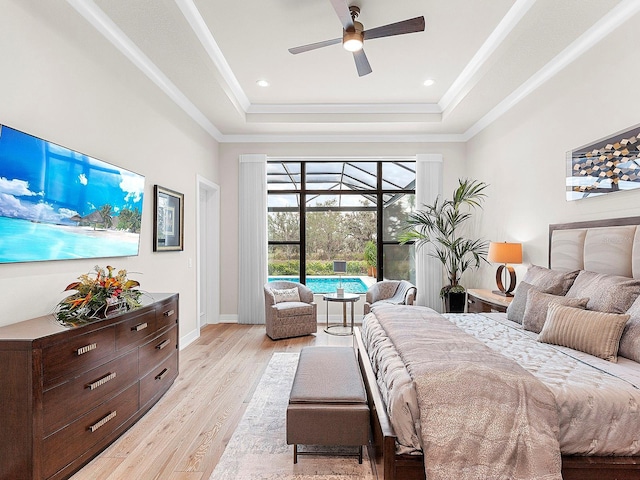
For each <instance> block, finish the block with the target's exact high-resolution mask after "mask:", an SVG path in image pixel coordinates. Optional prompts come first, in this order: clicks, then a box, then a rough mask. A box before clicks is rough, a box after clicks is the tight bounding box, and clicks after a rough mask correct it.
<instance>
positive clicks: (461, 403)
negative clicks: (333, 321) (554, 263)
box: [363, 306, 640, 479]
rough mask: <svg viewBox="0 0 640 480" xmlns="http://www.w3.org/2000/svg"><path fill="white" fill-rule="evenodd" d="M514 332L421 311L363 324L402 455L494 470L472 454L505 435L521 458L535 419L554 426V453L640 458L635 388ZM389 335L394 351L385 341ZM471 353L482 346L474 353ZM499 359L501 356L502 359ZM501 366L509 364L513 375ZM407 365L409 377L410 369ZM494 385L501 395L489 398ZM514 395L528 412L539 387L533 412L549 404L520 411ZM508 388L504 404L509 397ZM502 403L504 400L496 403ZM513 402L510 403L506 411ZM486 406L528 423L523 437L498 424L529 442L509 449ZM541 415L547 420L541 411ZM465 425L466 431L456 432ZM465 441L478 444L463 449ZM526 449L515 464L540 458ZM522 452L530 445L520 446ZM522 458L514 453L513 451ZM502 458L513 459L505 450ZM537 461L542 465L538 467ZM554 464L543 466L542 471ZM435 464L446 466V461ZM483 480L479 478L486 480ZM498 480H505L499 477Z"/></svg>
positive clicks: (399, 311) (390, 311) (396, 311)
mask: <svg viewBox="0 0 640 480" xmlns="http://www.w3.org/2000/svg"><path fill="white" fill-rule="evenodd" d="M443 322H444V323H443ZM511 323H512V322H508V321H504V322H503V321H496V320H495V319H492V318H488V317H487V316H483V315H478V314H464V315H448V316H447V319H444V317H442V316H440V315H438V314H436V313H435V312H433V311H431V310H429V309H426V308H423V307H402V306H400V307H381V308H377V309H376V310H375V313H372V314H370V315H369V316H367V317H366V320H365V322H364V324H363V338H364V340H365V343H366V344H367V345H368V346H367V349H368V353H369V356H370V357H371V360H372V364H373V366H374V370H376V374H377V377H378V384H379V386H380V387H381V388H380V390H381V392H382V394H383V399H384V400H385V402H386V405H387V409H388V411H389V412H388V413H389V416H390V419H391V422H392V425H393V427H394V429H395V431H396V434H397V435H398V451H399V452H400V453H413V452H416V451H420V450H421V449H424V453H425V458H426V459H427V462H426V463H429V458H430V456H431V457H432V458H434V457H433V455H434V453H433V450H434V446H435V448H436V451H437V449H442V452H443V455H444V456H445V457H448V458H442V459H441V460H444V461H445V463H446V462H448V461H449V460H450V457H451V456H450V455H446V454H444V452H446V451H449V452H451V451H454V452H460V458H458V459H457V460H456V461H458V460H459V461H463V460H464V461H465V462H469V461H470V462H471V463H472V464H474V465H482V464H483V463H493V462H494V461H496V458H492V457H491V455H493V454H491V453H487V452H484V451H482V452H481V451H478V450H473V449H474V448H475V447H473V444H474V443H477V444H478V445H488V444H493V443H495V441H494V440H492V441H489V438H491V437H490V436H489V435H498V437H500V438H499V441H500V442H504V441H506V443H511V444H512V445H511V446H510V447H509V448H510V449H511V451H512V453H513V451H514V447H513V445H517V443H518V441H522V440H523V439H524V438H525V437H523V436H520V435H530V434H531V431H529V428H530V427H528V426H525V423H526V422H524V423H523V422H521V421H524V420H525V418H526V416H527V415H529V414H533V415H534V416H533V418H534V419H535V420H536V421H537V420H539V416H540V415H542V417H543V418H545V419H546V420H545V422H546V423H548V424H549V425H547V427H545V428H546V429H548V428H551V429H552V430H554V433H553V435H554V437H555V442H556V447H555V450H556V452H557V448H558V447H557V445H558V444H559V446H560V449H561V451H562V452H563V453H566V454H584V455H611V454H615V455H632V454H637V453H639V452H640V428H638V425H639V424H640V417H639V416H640V410H639V409H638V405H640V391H639V390H638V388H636V386H635V385H634V384H633V381H629V380H628V379H626V380H625V379H621V378H616V377H615V376H614V375H612V374H611V373H609V372H606V371H605V370H604V369H601V368H597V367H595V368H594V367H593V366H592V365H589V364H587V363H585V360H584V355H583V356H582V357H581V356H580V355H579V354H578V355H571V353H570V352H567V350H568V349H562V348H559V347H554V346H551V345H546V344H541V343H539V342H537V341H536V340H535V337H533V338H532V336H531V335H530V334H529V332H523V331H522V330H521V329H518V328H517V327H516V328H514V327H513V326H511V325H510V324H511ZM458 327H459V328H458ZM460 329H462V330H464V331H465V332H466V333H468V334H469V335H470V336H472V337H474V338H475V339H477V340H479V341H480V343H478V342H477V341H476V340H474V341H473V342H469V338H470V337H469V336H468V335H465V334H464V333H462V332H460ZM456 332H457V333H456ZM387 334H389V336H390V337H391V339H392V341H391V340H389V339H388V338H387ZM461 339H464V340H461ZM471 340H473V338H472V339H471ZM471 343H473V344H474V345H470V344H471ZM397 345H398V346H400V348H399V351H398V349H396V346H397ZM478 345H480V346H478ZM443 346H444V347H443ZM481 347H482V348H481ZM407 348H408V349H409V353H408V352H407ZM425 351H426V352H427V357H426V360H425V357H423V355H424V352H425ZM476 352H477V353H476ZM480 352H482V359H480V357H478V355H479V354H480ZM498 352H499V353H500V355H497V353H498ZM497 358H500V359H503V360H505V359H508V363H509V365H507V364H505V363H504V361H503V360H498V359H497ZM514 361H515V362H517V364H518V365H521V366H522V367H523V368H524V369H525V370H526V371H527V372H530V375H529V377H535V378H534V379H533V380H535V379H538V380H539V381H536V382H535V383H538V384H540V383H541V384H542V387H543V388H538V387H535V386H532V385H530V384H532V383H534V382H531V381H530V380H529V379H527V380H522V378H528V377H527V376H526V375H525V376H523V375H522V374H521V372H520V371H519V370H518V368H514V367H513V366H510V365H512V363H513V362H514ZM488 362H491V363H493V362H496V365H498V370H497V371H494V372H487V369H486V368H485V367H486V366H487V365H488ZM595 363H596V364H597V362H595ZM405 364H407V366H408V368H405V366H404V365H405ZM434 364H439V366H436V367H435V373H431V374H428V375H427V376H429V375H431V376H432V377H433V378H431V379H430V378H425V377H424V375H425V372H426V371H427V369H428V368H431V367H432V366H433V365H434ZM516 367H517V365H516ZM497 372H501V373H497ZM525 373H526V372H525ZM512 375H515V377H517V379H515V378H514V377H512ZM453 377H458V378H459V379H460V380H459V381H458V382H457V383H458V384H459V383H460V382H462V384H463V386H464V388H465V390H462V389H460V388H459V387H453V388H452V385H453V382H452V380H451V379H452V378H453ZM490 377H493V380H491V381H489V380H482V381H478V380H479V379H488V378H490ZM491 382H493V383H491ZM491 384H492V385H497V387H495V388H494V387H491V388H486V386H487V385H491ZM515 385H517V387H516V388H515V390H521V391H520V393H522V398H524V400H526V401H527V402H528V401H530V400H531V398H527V397H531V394H530V393H526V390H524V389H529V388H530V387H531V388H532V389H533V391H534V392H535V393H534V397H533V398H536V399H537V400H536V401H534V402H533V403H536V404H537V403H538V401H539V402H541V403H540V404H539V405H533V406H532V405H529V404H523V405H521V404H520V403H519V402H520V401H521V400H522V398H520V397H519V396H518V395H519V394H520V393H519V394H518V395H515V396H513V397H512V393H513V392H509V391H508V390H513V389H514V386H515ZM505 386H506V387H507V393H506V394H505V392H504V391H503V390H504V389H505ZM436 390H438V393H437V394H435V393H434V392H436ZM544 391H546V392H548V393H549V395H550V397H549V395H547V394H545V393H541V392H544ZM498 392H500V393H498ZM496 393H497V395H494V394H496ZM504 395H507V397H505V396H504ZM438 396H439V397H441V400H442V399H443V400H444V401H445V406H444V407H440V406H438V405H437V404H436V403H437V402H436V397H438ZM496 397H497V398H496ZM506 398H509V399H510V400H509V401H508V402H507V401H506ZM519 398H520V399H519ZM549 398H551V400H549ZM438 401H440V400H438ZM513 401H515V402H516V404H515V406H514V405H513V403H511V402H513ZM549 401H551V403H552V405H553V410H554V413H555V416H556V417H557V418H556V419H552V418H550V417H549V416H547V415H546V413H545V412H546V410H545V409H546V408H547V407H548V403H549ZM469 402H471V403H469ZM484 404H486V405H488V406H491V408H493V406H496V405H497V406H498V408H497V410H499V411H503V412H507V413H508V415H507V417H510V418H511V421H512V422H520V424H519V425H518V426H517V427H516V423H513V425H512V426H511V427H509V426H508V421H509V418H504V419H502V420H501V422H500V423H499V424H500V425H501V427H502V429H505V428H506V429H510V430H511V431H517V432H521V433H518V435H516V437H517V438H506V439H505V438H504V437H503V436H501V435H503V434H499V433H498V432H497V430H499V429H498V428H497V427H498V424H496V422H493V421H492V422H489V421H488V419H489V418H491V419H493V418H494V417H489V416H488V415H489V414H488V413H486V411H483V410H481V408H480V407H483V408H484ZM540 407H541V408H542V413H541V412H539V411H537V410H536V409H537V408H540ZM491 415H493V414H491ZM447 416H448V417H452V418H450V419H448V420H446V421H447V424H446V425H445V424H443V423H442V421H443V420H442V419H443V418H446V417H447ZM516 417H518V418H516ZM469 419H471V420H472V421H473V422H480V425H481V426H479V427H476V429H477V430H478V431H477V432H475V433H473V434H469V433H467V432H462V431H458V432H457V433H448V432H453V431H454V430H453V429H459V428H467V425H463V424H464V423H466V420H469ZM462 420H465V422H462ZM458 422H459V423H460V425H458V424H457V423H458ZM554 422H555V425H554ZM451 423H453V425H452V424H451ZM490 424H491V425H493V427H491V426H490ZM425 425H433V426H434V427H435V430H442V431H443V433H442V434H437V433H436V437H443V438H444V439H443V438H435V437H433V432H434V428H430V429H429V430H426V431H425ZM527 425H528V424H527ZM518 429H519V430H518ZM536 434H537V433H536ZM547 434H548V431H547V432H546V433H544V434H542V437H545V435H547ZM461 439H464V442H467V441H468V442H471V443H467V444H464V445H463V442H461ZM467 439H469V440H467ZM547 441H548V439H547V438H543V443H544V442H547ZM524 443H525V444H526V445H527V449H529V450H527V449H525V450H524V451H523V450H519V451H518V453H517V455H516V457H517V458H520V457H521V456H522V455H528V456H530V457H538V454H539V453H541V452H540V451H538V452H537V453H535V454H533V451H532V449H535V447H534V445H533V444H532V443H531V442H530V441H526V442H524ZM520 446H523V444H522V443H521V445H520ZM518 448H519V447H516V448H515V450H518ZM450 449H453V450H450ZM470 449H471V450H470ZM552 450H553V449H552ZM470 451H474V452H475V453H474V456H475V457H481V458H474V459H469V458H462V457H467V456H468V452H470ZM502 451H503V452H504V451H505V450H504V449H502ZM462 452H464V455H462ZM542 453H544V452H542ZM530 454H531V455H530ZM435 455H439V454H437V453H436V454H435ZM507 456H508V455H507ZM516 457H512V458H510V459H509V458H507V457H505V456H504V455H503V456H501V457H500V458H497V461H498V463H499V462H502V463H508V464H517V463H518V462H515V461H514V458H516ZM489 459H491V460H489ZM534 460H535V458H534V459H533V460H532V461H534ZM535 461H538V460H535ZM548 461H549V460H543V463H548ZM431 463H432V464H435V463H438V464H439V463H440V460H438V461H437V462H435V461H432V462H431ZM458 467H459V465H458ZM483 468H484V467H483ZM501 468H502V467H501ZM526 468H527V469H528V468H529V467H528V466H527V467H526ZM457 472H458V473H457V474H456V475H457V476H455V477H451V478H464V477H460V470H457ZM449 474H450V472H449ZM434 475H439V476H440V478H446V475H447V474H446V473H445V472H440V473H438V472H431V474H430V476H429V472H428V478H430V479H431V478H434ZM526 475H529V474H526ZM531 475H533V474H531ZM553 475H555V474H553ZM482 476H483V475H482V474H479V477H478V478H482ZM486 476H493V475H490V474H487V475H486ZM467 478H474V476H473V475H472V474H471V473H469V476H468V477H467ZM496 478H501V477H500V475H496ZM502 478H547V477H544V476H542V477H536V476H535V475H534V476H528V477H527V476H525V477H518V475H516V474H515V473H510V474H508V475H506V476H504V477H502ZM548 478H559V477H554V476H552V477H548Z"/></svg>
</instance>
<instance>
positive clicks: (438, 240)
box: [400, 179, 489, 312]
mask: <svg viewBox="0 0 640 480" xmlns="http://www.w3.org/2000/svg"><path fill="white" fill-rule="evenodd" d="M487 187H488V185H487V184H486V183H484V182H480V181H477V180H468V179H465V180H458V187H457V188H456V189H455V190H454V192H453V196H452V198H451V199H450V200H447V199H443V198H440V196H438V197H437V198H436V200H435V201H434V202H433V204H432V205H424V206H423V209H422V210H417V211H415V212H413V213H411V214H409V217H408V219H407V222H406V226H405V229H404V232H403V234H402V235H401V236H400V240H401V242H402V243H407V242H411V241H413V242H415V243H416V246H418V247H420V246H422V245H425V244H431V245H432V246H433V251H432V252H431V253H430V254H429V255H431V256H433V257H435V258H437V259H439V260H440V261H441V262H442V265H443V266H444V268H445V271H446V274H447V281H448V283H447V284H446V285H445V286H443V287H442V289H441V290H440V297H442V298H443V299H444V302H445V311H446V312H464V307H465V300H466V290H465V288H464V287H463V286H462V285H460V278H461V277H462V274H463V273H464V272H465V271H467V270H469V269H476V268H478V267H480V264H481V263H482V261H485V262H486V261H487V250H488V245H489V242H488V241H486V240H482V239H471V238H465V237H464V233H465V232H464V229H463V226H464V224H465V223H466V222H467V220H469V219H470V218H471V216H472V210H473V209H475V208H482V202H483V201H484V199H485V197H486V194H485V193H484V190H485V189H486V188H487ZM463 206H464V208H462V207H463Z"/></svg>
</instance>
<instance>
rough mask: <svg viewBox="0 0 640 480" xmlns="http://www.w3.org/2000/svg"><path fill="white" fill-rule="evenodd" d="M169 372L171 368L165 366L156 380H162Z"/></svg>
mask: <svg viewBox="0 0 640 480" xmlns="http://www.w3.org/2000/svg"><path fill="white" fill-rule="evenodd" d="M167 373H169V369H168V368H165V369H164V370H162V371H161V372H160V373H159V374H158V375H156V380H162V379H163V378H164V377H166V376H167Z"/></svg>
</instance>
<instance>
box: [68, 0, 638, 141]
mask: <svg viewBox="0 0 640 480" xmlns="http://www.w3.org/2000/svg"><path fill="white" fill-rule="evenodd" d="M535 1H536V0H516V2H515V4H514V6H513V7H512V8H511V9H510V10H509V12H508V13H507V15H506V16H505V17H504V19H503V20H502V21H501V22H500V24H499V25H498V27H497V28H496V30H495V31H494V32H492V34H491V35H490V37H489V38H488V39H487V41H486V42H485V43H484V44H483V46H482V48H481V49H480V50H479V51H478V52H477V53H476V55H475V56H474V57H473V58H472V60H471V62H470V63H469V64H468V65H467V66H466V67H465V69H464V70H463V71H462V73H461V74H460V75H459V76H458V78H457V79H456V80H455V81H454V83H453V84H452V86H451V87H450V88H449V90H447V92H445V95H443V97H442V99H441V100H440V102H439V103H438V104H383V105H376V104H327V105H322V104H273V105H260V104H256V105H254V104H251V103H250V100H249V99H248V97H247V96H246V94H245V93H244V91H243V90H242V88H241V86H240V84H239V82H238V80H237V78H236V77H235V75H234V74H233V72H232V71H231V68H230V67H229V64H228V63H227V61H226V59H225V58H224V56H223V55H222V52H221V50H220V48H219V47H218V45H217V43H216V42H215V39H214V38H213V35H212V34H211V32H210V31H209V29H208V28H207V26H206V23H205V22H204V19H203V18H202V16H201V15H200V12H199V11H198V9H197V7H196V6H195V4H194V3H193V0H175V2H176V4H177V6H178V7H179V9H180V11H181V12H182V14H183V15H184V17H185V19H186V20H187V22H188V23H189V25H190V27H191V28H192V29H193V31H194V33H195V34H196V36H197V38H198V39H199V41H200V42H201V43H202V45H203V47H204V48H205V50H206V51H207V53H208V55H209V57H210V58H211V60H212V62H213V63H214V65H215V67H216V70H217V71H218V72H219V74H220V77H221V78H220V82H221V85H222V88H223V89H224V91H225V93H226V94H227V95H228V97H229V98H230V100H231V101H232V103H233V105H234V106H235V108H236V109H237V110H238V112H239V113H240V114H241V115H242V116H243V117H244V119H245V121H247V122H255V121H257V120H261V121H266V120H268V121H271V122H284V121H298V122H311V121H314V122H317V121H321V122H325V123H326V122H328V121H331V118H330V115H331V114H335V115H341V116H342V117H341V119H340V120H342V121H344V120H345V118H344V116H345V115H350V116H351V118H349V121H360V122H363V123H367V121H366V118H365V117H366V116H371V117H372V118H371V119H369V121H394V122H403V121H405V122H406V121H416V120H417V121H428V122H441V121H442V117H443V115H444V116H446V114H448V113H449V112H450V111H451V110H452V109H453V108H455V106H456V105H457V104H458V102H459V101H460V100H461V99H462V98H464V95H466V89H467V88H468V85H469V84H470V83H471V81H472V78H473V76H474V74H475V73H476V72H477V71H478V70H479V69H480V68H481V66H482V65H483V64H484V63H485V62H486V61H487V59H488V58H489V56H490V55H491V54H492V53H493V52H494V51H495V49H496V48H497V47H498V46H499V45H500V44H501V42H503V41H504V39H505V38H506V36H507V35H508V33H509V32H510V31H511V30H512V29H513V28H514V27H515V26H516V25H517V24H518V22H519V21H520V20H521V18H522V17H523V16H524V15H525V14H526V12H527V11H528V10H529V9H530V8H531V6H532V5H533V4H534V3H535ZM67 2H68V3H69V5H71V6H72V7H73V8H74V9H75V10H76V11H77V12H78V13H79V14H80V15H81V16H82V17H84V18H85V19H86V20H87V21H88V22H89V23H90V24H91V25H92V26H93V27H94V28H95V29H96V30H97V31H98V32H100V33H101V34H102V35H103V36H104V37H105V38H106V39H107V40H109V41H110V42H111V43H112V44H113V45H114V46H115V47H116V48H117V49H118V50H119V51H120V52H121V53H122V54H123V55H124V56H125V57H126V58H127V59H129V60H130V61H131V62H132V63H133V64H134V65H136V66H137V67H138V68H139V69H140V70H141V71H142V72H143V73H144V74H145V75H146V76H147V77H148V78H149V79H150V80H151V81H152V82H153V83H155V84H156V85H157V86H158V87H159V88H160V89H161V90H162V91H163V92H164V93H165V94H166V95H167V96H168V97H169V98H170V99H171V100H172V101H173V102H175V103H176V104H177V105H178V106H179V107H180V108H181V109H182V110H183V111H184V112H185V113H186V114H187V115H188V116H189V117H191V118H192V119H193V120H194V121H195V122H196V123H197V124H198V125H200V126H201V127H202V128H203V129H204V130H205V131H206V132H207V133H208V134H209V135H211V137H213V138H214V139H215V140H217V141H218V142H221V143H238V142H241V143H277V142H287V143H309V142H311V143H341V142H344V143H365V142H366V143H382V142H390V143H395V142H397V143H440V142H453V143H455V142H466V141H468V140H470V139H471V138H473V137H474V136H475V135H477V134H478V133H479V132H481V131H482V130H483V129H484V128H486V127H487V126H489V125H490V124H492V123H493V122H495V121H496V120H497V119H498V118H500V117H501V116H502V115H503V114H505V113H506V112H508V111H509V110H510V109H511V108H513V107H514V106H515V105H517V104H518V103H519V102H520V101H521V100H522V99H524V98H525V97H526V96H528V95H529V94H530V93H532V92H533V91H535V90H536V89H537V88H538V87H540V86H541V85H543V84H544V83H545V82H546V81H548V80H549V79H551V78H553V77H554V76H555V75H556V74H557V73H558V72H560V71H561V70H562V69H564V68H565V67H566V66H568V65H569V64H570V63H572V62H573V61H574V60H576V59H577V58H579V57H580V56H581V55H582V54H584V53H585V52H586V51H588V50H589V49H590V48H592V47H593V46H594V45H595V44H597V43H598V42H599V41H601V40H602V39H603V38H605V37H606V36H607V35H609V34H610V33H611V32H613V31H614V30H615V29H616V28H617V27H618V26H619V25H620V24H622V23H624V22H626V21H628V20H629V19H631V18H632V17H633V16H634V15H635V14H637V13H638V12H639V11H640V1H638V0H623V1H622V2H621V3H620V4H618V5H617V6H616V7H615V8H613V9H612V10H611V11H610V12H609V13H608V14H607V15H605V16H603V17H602V19H601V20H600V21H599V22H597V23H596V24H595V25H594V26H593V27H591V28H590V29H589V30H587V31H586V32H585V33H583V34H582V35H581V36H580V37H579V38H578V39H576V40H575V41H574V42H573V43H572V44H571V45H569V46H568V47H567V48H565V49H564V50H563V51H562V52H561V53H560V54H559V55H557V56H556V57H555V58H554V59H553V60H551V61H550V62H549V63H547V64H546V65H545V66H544V67H543V68H542V69H540V70H539V71H538V72H537V73H536V74H534V75H533V76H532V77H531V78H529V80H527V81H526V82H524V83H523V84H522V85H521V86H520V87H519V88H518V89H516V90H515V91H514V92H513V93H512V94H511V95H509V96H508V97H506V98H505V99H504V100H502V101H501V102H500V103H499V104H498V105H496V106H495V107H494V108H493V109H491V110H490V111H489V112H488V113H487V114H485V115H484V116H483V117H482V118H480V119H479V120H478V121H477V122H476V123H475V124H474V125H472V126H471V127H470V128H469V129H468V130H467V131H465V132H464V133H463V134H406V135H405V134H388V135H378V134H344V135H341V134H246V135H245V134H223V133H221V132H220V131H219V130H218V128H217V127H216V126H215V125H214V124H213V123H212V122H211V121H210V120H209V119H208V118H207V117H206V116H205V115H204V114H203V113H202V112H201V111H200V110H199V109H198V107H196V106H195V105H194V104H193V103H192V102H191V101H190V100H189V99H188V98H187V97H186V95H184V93H183V92H182V91H181V90H180V89H179V88H178V87H177V86H176V85H175V84H173V83H172V82H171V81H170V80H169V78H168V77H167V76H166V75H165V74H164V73H163V72H162V71H161V70H160V69H159V68H158V67H157V66H156V65H155V64H154V63H153V62H152V61H151V60H150V59H149V58H148V57H147V56H146V55H145V54H144V53H143V52H142V51H141V50H140V49H139V48H138V46H137V45H136V44H135V43H134V42H132V41H131V39H129V38H128V37H127V36H126V35H125V33H124V32H123V31H122V30H120V28H118V27H117V25H116V24H115V23H114V22H113V21H112V20H111V19H110V18H109V17H108V16H107V15H106V14H105V13H104V12H103V11H102V10H101V9H100V8H99V7H98V6H97V5H96V4H95V3H94V1H93V0H67ZM375 117H377V118H375Z"/></svg>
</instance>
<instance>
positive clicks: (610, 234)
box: [549, 217, 640, 278]
mask: <svg viewBox="0 0 640 480" xmlns="http://www.w3.org/2000/svg"><path fill="white" fill-rule="evenodd" d="M549 267H550V268H555V269H561V270H564V269H567V270H589V271H592V272H598V273H606V274H610V275H621V276H624V277H633V278H640V217H627V218H616V219H607V220H595V221H590V222H576V223H562V224H555V225H549Z"/></svg>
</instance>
